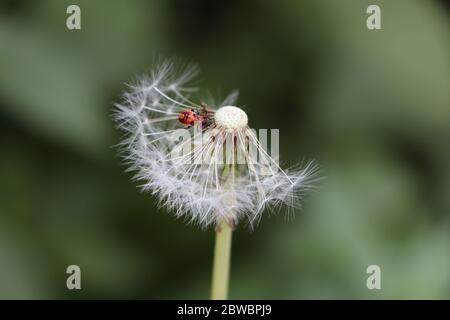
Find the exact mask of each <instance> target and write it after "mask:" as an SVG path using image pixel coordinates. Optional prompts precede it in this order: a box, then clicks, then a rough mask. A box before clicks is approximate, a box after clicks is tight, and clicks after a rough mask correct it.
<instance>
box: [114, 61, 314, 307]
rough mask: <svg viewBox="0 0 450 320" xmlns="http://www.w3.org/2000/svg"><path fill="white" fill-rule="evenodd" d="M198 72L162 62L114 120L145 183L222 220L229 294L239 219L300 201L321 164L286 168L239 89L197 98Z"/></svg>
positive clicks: (184, 212) (220, 280)
mask: <svg viewBox="0 0 450 320" xmlns="http://www.w3.org/2000/svg"><path fill="white" fill-rule="evenodd" d="M196 75H197V69H196V68H195V67H193V66H187V67H185V68H182V69H181V70H178V71H177V69H176V67H175V65H174V63H173V62H170V61H166V62H162V63H160V64H159V65H158V66H157V67H156V68H155V69H154V70H153V71H152V72H151V74H150V75H149V76H148V77H146V78H144V79H142V80H139V81H137V82H136V83H135V84H132V85H129V91H128V92H126V93H124V95H123V99H122V102H121V103H118V104H116V111H115V119H116V121H117V123H118V127H119V128H120V129H122V130H123V131H124V132H125V135H124V138H123V140H122V141H121V143H120V148H121V151H122V154H123V157H124V159H125V162H126V164H127V166H128V168H129V170H130V171H133V172H135V173H136V174H135V176H134V178H135V179H136V180H138V181H141V182H142V184H141V187H142V189H143V190H144V191H149V192H151V193H152V194H154V195H155V196H157V197H158V199H159V201H160V205H161V206H164V207H166V208H168V209H169V210H170V211H173V212H174V214H175V215H176V216H177V217H180V218H184V219H185V220H186V221H187V222H193V223H197V224H199V225H201V226H202V227H207V226H210V225H214V226H215V227H216V245H215V256H214V265H213V285H212V298H213V299H225V298H226V296H227V291H228V273H229V261H230V248H231V234H232V230H233V229H234V227H235V226H236V225H237V224H238V222H239V221H241V220H246V221H248V223H249V224H250V226H254V225H255V224H256V223H257V222H258V221H259V220H260V218H261V214H262V212H263V211H264V210H265V209H266V208H267V207H275V206H279V205H282V204H285V205H287V206H288V207H291V208H292V207H296V206H298V205H299V201H298V200H299V197H300V196H301V195H302V194H303V193H304V191H305V190H307V189H309V188H310V187H311V182H312V178H313V177H314V175H315V173H316V171H317V168H316V166H315V165H314V164H312V163H308V164H307V165H306V166H305V167H304V168H301V169H295V168H294V169H290V170H288V169H287V170H283V169H282V168H281V167H280V166H279V165H278V162H277V159H274V158H273V157H272V156H271V155H269V153H268V152H267V151H266V150H265V147H264V146H263V145H262V143H261V142H260V141H259V140H258V137H257V135H256V132H255V131H254V130H252V129H251V128H250V127H249V125H248V117H247V114H246V113H245V112H244V111H243V110H242V109H241V108H239V107H237V106H235V105H236V100H237V97H238V94H237V92H232V93H231V94H229V95H228V96H227V97H226V98H225V99H224V100H223V101H222V102H220V103H215V102H213V101H211V102H208V103H205V102H204V100H199V102H198V103H196V102H194V101H193V100H194V99H193V98H192V96H193V95H194V94H195V93H196V92H197V88H196V87H193V86H190V85H189V83H190V82H191V81H192V80H193V78H194V77H195V76H196ZM192 136H194V139H193V140H192V139H190V138H191V137H192ZM186 137H187V138H186ZM180 138H184V139H181V142H180Z"/></svg>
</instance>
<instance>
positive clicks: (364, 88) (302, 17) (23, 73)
mask: <svg viewBox="0 0 450 320" xmlns="http://www.w3.org/2000/svg"><path fill="white" fill-rule="evenodd" d="M69 4H78V5H79V6H80V7H81V19H82V22H81V23H82V29H81V30H80V31H69V30H67V29H66V18H67V16H68V15H67V14H66V8H67V6H68V5H69ZM369 4H378V5H379V6H380V7H381V12H382V30H379V31H369V30H368V29H367V28H366V19H367V17H368V15H367V14H366V8H367V7H368V5H369ZM449 30H450V29H449V7H448V6H447V5H446V2H445V1H428V0H422V1H414V0H397V1H377V0H372V1H365V0H345V1H344V0H342V1H332V0H327V1H325V0H323V1H317V0H304V1H294V0H292V1H288V0H277V1H257V0H252V1H238V0H234V1H207V0H203V1H197V2H193V1H182V0H176V1H175V0H171V1H138V0H136V1H119V0H116V1H110V0H108V1H107V0H95V1H92V0H90V1H88V0H84V1H81V0H77V1H66V0H54V1H32V0H28V1H14V0H12V1H4V0H2V1H0V145H1V156H0V181H1V184H0V298H8V299H9V298H21V299H28V298H39V299H47V298H162V299H165V298H180V299H183V298H208V296H209V285H210V277H211V264H212V249H213V242H214V232H213V230H206V231H202V230H200V229H199V228H198V227H195V226H187V225H184V224H183V223H182V221H177V220H176V219H175V218H174V217H173V216H172V215H171V214H170V213H168V212H165V210H161V209H158V208H157V205H156V202H155V199H154V198H153V197H152V196H150V195H147V194H143V193H141V192H140V191H139V190H138V188H137V186H136V183H134V182H131V181H130V177H131V176H132V174H130V173H124V167H122V166H121V165H120V159H119V158H118V157H117V155H116V150H115V149H114V148H112V146H113V145H114V144H115V143H117V142H118V141H119V136H120V133H119V132H117V131H116V130H115V128H114V123H113V122H112V120H111V112H112V104H113V102H114V101H117V100H118V99H119V95H120V93H121V92H122V91H123V90H124V89H125V85H124V83H125V82H126V81H129V80H131V79H132V78H133V77H134V76H136V75H140V74H143V73H145V72H147V71H148V70H149V69H150V67H151V64H152V62H153V61H154V58H155V57H158V56H162V57H173V56H174V55H175V56H177V57H181V58H183V59H186V60H192V61H195V62H198V63H199V65H200V67H201V69H202V74H201V77H200V81H199V85H200V86H201V87H202V88H206V89H210V90H211V91H212V92H213V93H214V94H220V95H222V96H223V95H224V94H225V93H226V92H228V91H230V90H232V89H235V88H238V89H240V92H241V96H240V99H239V102H240V104H241V106H243V107H244V108H245V109H246V111H247V113H248V115H249V118H250V123H251V125H252V126H253V127H255V128H280V140H281V141H280V144H281V145H280V151H281V155H282V162H283V163H284V164H285V165H289V164H295V163H296V162H297V161H299V160H301V159H315V160H316V161H317V162H318V163H319V164H320V166H321V167H322V175H323V176H326V177H327V178H326V179H325V180H323V181H321V182H320V184H319V189H318V190H317V191H316V192H314V193H310V194H308V195H307V196H306V197H305V198H304V202H303V204H304V205H303V210H301V211H298V212H296V213H295V219H291V218H290V217H289V218H288V216H287V215H286V213H285V212H281V213H280V214H278V215H275V214H270V213H267V214H266V215H265V218H264V219H263V220H262V221H261V223H260V225H259V226H258V228H256V230H255V231H253V232H251V231H250V230H249V229H248V228H247V227H246V226H245V224H241V225H240V226H239V228H238V229H237V231H236V232H235V238H234V243H233V261H232V270H231V284H230V290H231V291H230V298H234V299H245V298H253V299H266V298H274V299H283V298H287V299H312V298H320V299H326V298H339V299H343V298H354V299H363V298H367V299H379V298H387V299H390V298H400V299H406V298H425V299H433V298H450V271H449V270H450V148H449V140H450V94H449V89H450V66H449V57H450V55H449V39H450V38H449ZM70 264H77V265H79V266H80V267H81V269H82V290H79V291H77V290H74V291H69V290H67V289H66V278H67V274H66V273H65V272H66V267H67V266H68V265H70ZM371 264H376V265H379V266H380V267H381V271H382V278H381V285H382V289H381V290H368V289H367V288H366V278H367V276H368V275H367V274H366V268H367V266H369V265H371Z"/></svg>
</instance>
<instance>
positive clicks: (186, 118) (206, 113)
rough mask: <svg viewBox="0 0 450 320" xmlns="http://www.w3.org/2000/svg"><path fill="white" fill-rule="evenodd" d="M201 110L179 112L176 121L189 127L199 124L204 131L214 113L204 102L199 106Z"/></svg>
mask: <svg viewBox="0 0 450 320" xmlns="http://www.w3.org/2000/svg"><path fill="white" fill-rule="evenodd" d="M200 105H201V109H199V110H196V109H191V110H186V111H181V112H180V113H179V115H178V120H179V121H180V122H181V123H182V124H185V125H187V126H188V127H191V126H193V125H196V124H201V125H202V127H203V129H204V130H206V129H207V128H208V127H209V126H210V125H211V123H212V116H213V114H214V112H213V111H212V110H211V109H210V108H209V107H208V105H207V104H206V103H204V102H202V103H201V104H200Z"/></svg>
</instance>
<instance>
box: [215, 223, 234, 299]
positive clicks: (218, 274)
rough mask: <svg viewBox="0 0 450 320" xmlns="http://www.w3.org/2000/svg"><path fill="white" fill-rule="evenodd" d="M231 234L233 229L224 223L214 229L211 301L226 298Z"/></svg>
mask: <svg viewBox="0 0 450 320" xmlns="http://www.w3.org/2000/svg"><path fill="white" fill-rule="evenodd" d="M232 232H233V228H232V227H231V226H230V225H229V224H228V223H226V222H222V223H220V224H219V225H218V226H217V229H216V244H215V247H214V262H213V274H212V286H211V299H212V300H226V299H227V297H228V279H229V274H230V255H231V238H232Z"/></svg>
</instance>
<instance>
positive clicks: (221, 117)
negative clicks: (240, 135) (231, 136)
mask: <svg viewBox="0 0 450 320" xmlns="http://www.w3.org/2000/svg"><path fill="white" fill-rule="evenodd" d="M214 120H215V121H216V124H217V125H218V126H220V127H224V128H225V129H243V128H245V127H246V126H247V124H248V117H247V114H246V113H245V112H244V110H242V109H241V108H238V107H234V106H225V107H221V108H219V109H218V110H217V111H216V112H215V114H214Z"/></svg>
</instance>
